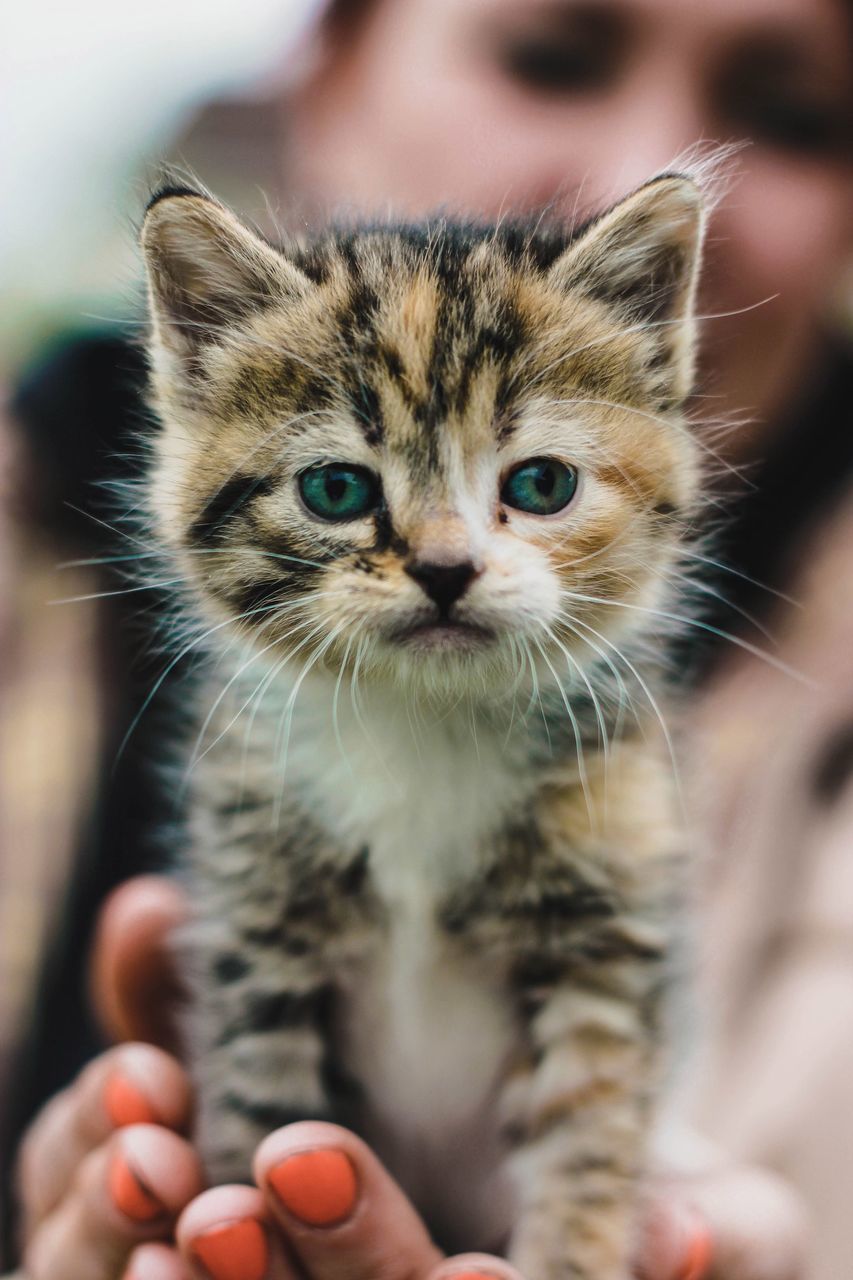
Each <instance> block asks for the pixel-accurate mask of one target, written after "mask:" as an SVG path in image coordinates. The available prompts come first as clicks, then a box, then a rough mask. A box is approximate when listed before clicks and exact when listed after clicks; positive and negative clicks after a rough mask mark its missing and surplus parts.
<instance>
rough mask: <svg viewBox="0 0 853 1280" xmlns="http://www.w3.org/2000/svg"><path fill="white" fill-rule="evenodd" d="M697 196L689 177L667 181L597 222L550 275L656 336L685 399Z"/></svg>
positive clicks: (699, 230) (697, 244)
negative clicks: (655, 333)
mask: <svg viewBox="0 0 853 1280" xmlns="http://www.w3.org/2000/svg"><path fill="white" fill-rule="evenodd" d="M705 221H706V215H705V206H704V201H703V198H702V192H701V191H700V189H699V187H698V186H697V185H696V183H695V182H693V180H692V179H691V178H688V177H683V176H681V175H678V174H674V175H665V176H663V177H660V178H656V179H654V180H653V181H652V182H649V183H647V184H646V186H644V187H641V188H640V189H639V191H635V192H634V193H633V195H630V196H628V197H627V198H626V199H625V200H622V201H621V202H620V203H619V204H617V205H616V206H615V207H614V208H613V209H611V210H610V211H609V212H608V213H605V214H604V215H603V216H602V217H600V218H597V219H596V220H595V222H593V223H592V225H591V226H590V227H588V228H587V230H586V231H584V232H583V233H582V234H581V235H580V237H579V238H578V239H577V240H575V241H574V242H573V243H572V244H570V245H569V247H568V248H567V249H566V250H565V251H564V252H563V253H562V254H561V255H560V257H559V258H558V259H557V261H556V262H555V263H554V264H553V266H552V267H551V269H550V272H549V279H550V280H551V281H552V283H554V284H556V285H557V286H558V287H559V288H561V289H563V290H565V291H569V290H580V291H581V292H582V293H585V294H587V295H588V296H589V297H594V298H598V299H600V300H601V301H602V302H605V303H607V304H608V305H610V306H613V307H616V308H617V309H618V310H620V311H622V312H623V313H624V314H625V315H626V316H627V317H628V318H629V319H630V320H631V321H633V322H634V323H636V324H638V325H649V326H650V331H651V332H654V330H657V331H658V335H659V337H660V348H661V354H662V356H663V358H664V361H665V363H666V366H667V371H668V372H669V374H670V376H671V380H672V383H673V393H674V395H675V396H676V397H677V398H678V399H683V398H684V397H685V396H686V395H687V394H688V393H689V391H690V385H691V382H692V378H693V359H692V350H693V327H694V326H693V305H694V299H695V294H696V283H697V278H698V274H699V265H700V261H701V251H702V239H703V235H704V230H705Z"/></svg>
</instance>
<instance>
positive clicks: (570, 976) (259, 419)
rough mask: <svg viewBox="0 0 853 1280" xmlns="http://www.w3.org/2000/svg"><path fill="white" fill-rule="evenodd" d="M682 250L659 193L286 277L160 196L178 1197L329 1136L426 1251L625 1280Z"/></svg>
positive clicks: (689, 324) (373, 250) (204, 214)
mask: <svg viewBox="0 0 853 1280" xmlns="http://www.w3.org/2000/svg"><path fill="white" fill-rule="evenodd" d="M703 222H704V212H703V197H702V194H701V192H700V190H699V188H698V186H697V185H696V184H695V183H694V181H693V180H691V179H690V178H689V177H683V176H679V175H666V176H663V177H660V178H657V179H656V180H654V181H652V182H650V183H649V184H648V185H646V186H644V187H642V188H641V189H640V190H638V191H636V192H635V193H634V194H633V195H631V196H629V197H628V198H627V199H626V200H624V201H622V202H621V203H620V204H618V205H616V206H615V208H613V209H612V210H611V211H610V212H608V213H607V214H605V215H603V216H601V217H599V218H597V219H596V220H594V221H592V222H591V223H589V224H587V225H586V226H584V227H583V228H581V229H580V230H577V231H575V232H574V233H569V232H558V231H556V230H554V229H553V228H551V229H541V228H539V227H538V226H533V225H530V226H526V227H524V226H523V227H519V226H518V225H515V226H508V225H506V226H498V227H492V228H481V227H476V226H467V225H454V224H452V223H446V222H443V221H442V222H436V223H431V224H429V225H422V226H407V227H401V228H393V227H382V226H379V227H366V228H362V229H355V230H332V231H329V232H327V233H326V234H324V235H322V236H321V237H320V238H318V239H317V240H316V241H315V242H314V243H312V244H310V245H309V246H308V247H298V248H297V247H289V248H285V249H277V248H273V247H271V246H270V245H269V244H268V243H266V242H265V241H263V240H262V239H260V238H259V237H258V236H257V235H255V234H254V233H253V232H252V231H250V230H248V229H247V228H246V227H245V226H243V225H241V224H240V223H239V222H238V221H237V220H236V219H235V218H234V217H233V216H232V214H231V213H229V212H228V211H227V210H226V209H224V208H223V207H221V206H220V205H219V204H217V203H216V202H215V201H213V200H211V199H209V198H207V197H206V196H204V195H202V194H200V193H198V192H195V191H189V190H183V189H177V190H176V189H169V190H165V191H163V192H161V193H160V194H159V195H158V196H156V197H155V199H154V200H153V201H152V203H151V205H150V207H149V210H148V213H147V216H146V219H145V223H144V228H143V232H142V243H143V246H144V252H145V257H146V261H147V268H148V274H149V281H150V304H151V320H152V327H151V340H150V361H151V369H152V377H151V382H152V400H153V405H154V407H155V408H156V410H157V413H158V415H159V419H160V422H161V424H162V425H161V429H160V431H159V433H158V434H157V436H156V439H155V441H154V444H153V452H154V465H153V467H152V470H151V474H150V479H149V486H148V487H149V499H150V503H149V505H150V509H151V511H152V512H153V524H154V527H155V530H156V535H157V537H158V539H159V540H160V542H161V543H162V545H163V546H164V548H165V549H166V552H167V555H168V557H169V559H170V562H171V564H172V566H173V567H174V573H173V574H170V575H169V576H170V577H172V576H174V577H178V576H180V578H181V579H182V585H181V586H180V587H179V588H175V590H176V592H177V593H178V596H179V603H180V608H181V610H182V613H183V617H184V619H185V620H186V621H187V625H188V626H189V628H190V630H189V632H188V633H187V634H188V637H189V639H188V644H187V648H190V647H191V646H201V647H202V648H203V649H204V650H205V651H206V653H207V654H208V655H209V658H210V661H209V664H208V669H207V673H206V677H205V682H204V686H203V690H202V696H201V698H200V700H199V702H198V706H197V709H196V713H195V714H196V717H197V720H196V730H198V733H197V737H196V735H195V733H194V734H193V737H194V738H195V744H194V746H193V744H192V742H191V743H190V744H189V746H188V757H189V763H188V768H187V785H188V787H189V794H190V808H191V817H190V843H191V851H190V858H189V868H188V871H187V875H188V877H189V884H190V893H191V901H192V903H193V911H194V920H193V922H192V924H191V925H190V926H189V928H188V930H187V933H186V936H185V938H184V940H183V943H182V945H183V948H184V951H185V954H186V957H187V967H188V969H189V972H190V974H191V986H192V993H193V994H192V1007H191V1010H190V1012H189V1033H188V1040H189V1045H190V1048H189V1055H190V1058H191V1061H192V1065H193V1068H194V1072H195V1076H196V1080H197V1084H198V1090H199V1098H200V1109H199V1118H198V1139H199V1142H200V1145H201V1148H202V1151H203V1154H204V1157H205V1159H206V1161H207V1165H208V1169H209V1172H210V1175H211V1177H212V1178H214V1179H216V1180H233V1179H242V1178H245V1177H246V1176H247V1175H248V1172H249V1161H250V1156H251V1153H252V1151H253V1149H254V1147H255V1145H256V1144H257V1143H258V1142H259V1140H260V1139H261V1138H262V1137H263V1136H264V1135H265V1134H266V1133H267V1132H269V1131H270V1130H271V1129H273V1128H275V1127H276V1126H278V1125H281V1124H284V1123H286V1122H288V1121H290V1120H293V1119H295V1118H300V1117H329V1118H335V1119H337V1120H340V1121H342V1122H343V1123H345V1124H348V1125H350V1126H352V1127H354V1128H356V1129H357V1130H358V1131H359V1132H360V1133H361V1134H362V1135H364V1136H365V1137H366V1139H367V1140H368V1141H369V1142H370V1143H372V1144H373V1145H374V1147H375V1148H376V1149H377V1151H378V1152H379V1153H380V1155H381V1156H382V1157H383V1158H384V1160H385V1161H386V1163H387V1164H388V1166H389V1167H390V1169H391V1170H392V1171H393V1172H394V1173H395V1174H396V1175H397V1176H398V1177H399V1178H400V1180H401V1181H402V1183H403V1185H404V1186H405V1187H406V1188H407V1190H408V1191H409V1192H410V1194H411V1195H412V1196H413V1198H414V1200H415V1202H416V1204H417V1205H418V1206H419V1208H420V1209H421V1210H422V1211H423V1212H424V1214H425V1215H426V1217H427V1220H428V1221H429V1223H430V1224H431V1226H432V1228H433V1230H434V1231H435V1233H436V1235H437V1238H438V1239H440V1240H441V1242H442V1243H443V1244H445V1245H446V1246H447V1247H449V1248H452V1249H458V1248H466V1249H471V1248H486V1249H505V1250H506V1251H507V1253H508V1256H509V1258H510V1259H511V1260H512V1261H513V1262H514V1263H515V1264H516V1265H517V1266H518V1267H519V1268H520V1269H521V1270H522V1271H523V1272H524V1273H525V1275H526V1276H527V1277H529V1278H530V1280H558V1277H573V1278H574V1280H626V1278H627V1276H628V1274H629V1258H630V1256H631V1252H632V1230H633V1223H634V1216H635V1210H636V1203H637V1196H638V1190H639V1186H640V1180H641V1175H642V1170H643V1164H644V1156H645V1149H646V1144H647V1137H648V1133H649V1128H650V1120H651V1114H652V1106H653V1101H654V1096H655V1092H656V1089H657V1086H658V1081H659V1077H660V1074H661V1064H662V1057H663V1047H664V1040H665V1036H664V1033H663V1009H662V1000H663V993H664V990H665V987H666V978H667V962H668V952H669V951H670V947H671V942H672V937H673V933H674V930H675V927H676V926H677V923H678V919H679V907H678V900H679V895H680V881H681V877H682V869H681V862H682V847H683V846H682V842H681V839H680V836H679V832H678V824H677V821H676V819H675V816H674V808H675V806H674V801H673V777H672V768H671V762H670V760H669V758H668V751H667V745H666V740H665V739H666V733H665V730H663V728H662V722H661V717H660V710H659V698H660V697H661V696H662V693H663V691H664V685H665V668H666V657H667V646H668V637H667V634H666V633H665V632H664V631H663V630H662V627H661V619H662V615H666V616H667V617H670V618H671V617H672V615H674V614H675V615H680V614H682V613H683V611H684V608H685V604H684V601H683V600H682V599H681V598H680V596H679V590H680V586H679V583H680V579H679V576H678V572H679V564H680V561H681V559H682V557H683V555H684V550H685V545H686V539H687V530H688V528H689V526H690V522H691V518H692V515H693V513H694V511H695V510H696V508H697V503H698V501H699V497H698V495H699V480H698V467H697V445H696V442H695V440H694V439H693V436H692V434H691V431H690V430H689V429H688V427H687V425H686V423H685V420H684V418H683V416H682V407H683V403H684V401H685V397H686V396H687V394H688V392H689V390H690V386H691V377H692V368H693V359H692V352H693V337H694V335H693V327H694V325H693V319H692V308H693V300H694V292H695V282H696V273H697V266H698V258H699V253H700V245H701V240H702V231H703ZM664 626H666V623H664Z"/></svg>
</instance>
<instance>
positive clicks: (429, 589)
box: [405, 560, 480, 614]
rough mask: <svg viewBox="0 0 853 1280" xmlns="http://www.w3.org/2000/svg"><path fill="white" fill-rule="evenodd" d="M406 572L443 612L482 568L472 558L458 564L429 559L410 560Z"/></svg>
mask: <svg viewBox="0 0 853 1280" xmlns="http://www.w3.org/2000/svg"><path fill="white" fill-rule="evenodd" d="M405 570H406V573H407V574H408V575H409V577H410V578H414V580H415V582H417V584H418V586H420V587H422V588H423V590H424V591H425V592H426V594H427V595H428V596H429V598H430V600H434V601H435V603H436V604H437V605H438V607H439V609H440V610H441V612H442V613H443V614H447V613H448V611H449V610H450V606H451V605H452V604H455V603H456V601H457V600H458V599H459V597H460V596H463V595H464V594H465V592H466V591H467V590H468V587H469V585H470V584H471V582H472V581H473V580H474V578H476V577H477V576H478V575H479V573H480V570H479V569H478V568H477V566H476V565H475V564H474V562H473V561H472V560H461V561H459V562H458V563H456V564H436V563H434V562H432V561H429V560H410V561H409V563H408V564H407V565H405Z"/></svg>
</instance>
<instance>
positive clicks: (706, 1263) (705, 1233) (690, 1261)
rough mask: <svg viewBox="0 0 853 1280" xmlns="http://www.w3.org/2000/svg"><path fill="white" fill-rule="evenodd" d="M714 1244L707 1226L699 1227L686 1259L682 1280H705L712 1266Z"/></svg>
mask: <svg viewBox="0 0 853 1280" xmlns="http://www.w3.org/2000/svg"><path fill="white" fill-rule="evenodd" d="M712 1253H713V1244H712V1241H711V1233H710V1231H709V1230H708V1228H707V1227H705V1226H697V1227H696V1228H695V1229H694V1232H693V1239H692V1240H691V1241H690V1245H689V1247H688V1249H687V1252H686V1254H685V1258H684V1266H683V1268H682V1271H681V1280H704V1277H705V1276H706V1275H707V1274H708V1269H709V1268H710V1266H711V1254H712Z"/></svg>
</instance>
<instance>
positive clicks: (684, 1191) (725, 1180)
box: [637, 1165, 808, 1280]
mask: <svg viewBox="0 0 853 1280" xmlns="http://www.w3.org/2000/svg"><path fill="white" fill-rule="evenodd" d="M807 1245H808V1230H807V1219H806V1213H805V1209H804V1206H803V1205H802V1204H801V1202H800V1200H799V1198H798V1196H797V1194H796V1192H795V1191H794V1190H793V1189H792V1188H791V1187H789V1186H788V1184H787V1183H786V1182H784V1181H783V1180H782V1179H781V1178H779V1177H777V1176H776V1175H775V1174H772V1173H768V1172H767V1171H766V1170H762V1169H754V1168H749V1167H745V1166H736V1165H731V1166H726V1167H719V1168H714V1169H713V1170H709V1171H708V1172H704V1173H693V1174H690V1175H685V1176H684V1177H682V1178H679V1179H675V1178H668V1179H666V1181H664V1182H661V1183H660V1184H659V1185H658V1186H657V1188H656V1190H655V1193H654V1200H653V1201H652V1204H651V1205H650V1207H649V1210H648V1213H647V1218H646V1224H645V1227H644V1231H643V1237H642V1242H641V1248H640V1255H639V1258H638V1268H637V1270H638V1275H639V1276H640V1277H642V1280H803V1277H804V1276H805V1274H806V1257H807Z"/></svg>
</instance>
